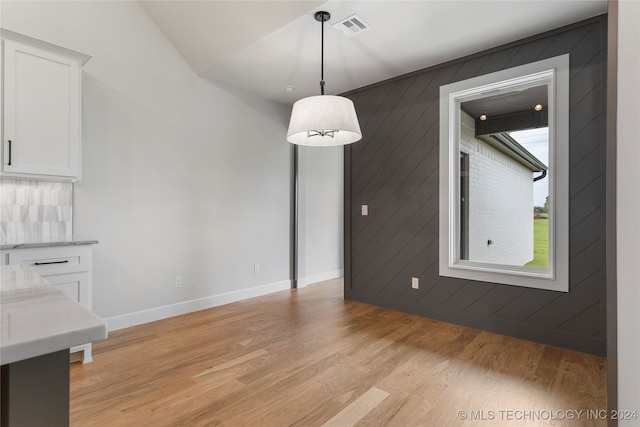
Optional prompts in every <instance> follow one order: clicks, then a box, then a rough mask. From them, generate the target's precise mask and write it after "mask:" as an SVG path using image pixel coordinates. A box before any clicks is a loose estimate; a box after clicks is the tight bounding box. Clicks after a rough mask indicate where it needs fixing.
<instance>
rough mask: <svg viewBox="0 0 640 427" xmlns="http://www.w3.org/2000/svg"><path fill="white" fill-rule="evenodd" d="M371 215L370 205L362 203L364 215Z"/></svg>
mask: <svg viewBox="0 0 640 427" xmlns="http://www.w3.org/2000/svg"><path fill="white" fill-rule="evenodd" d="M367 215H369V205H362V216H367Z"/></svg>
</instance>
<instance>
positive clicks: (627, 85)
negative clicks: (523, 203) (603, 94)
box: [616, 0, 640, 426]
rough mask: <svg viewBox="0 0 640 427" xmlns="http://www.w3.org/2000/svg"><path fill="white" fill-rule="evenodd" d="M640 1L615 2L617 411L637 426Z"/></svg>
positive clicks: (639, 392) (639, 385) (639, 360)
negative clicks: (627, 414)
mask: <svg viewBox="0 0 640 427" xmlns="http://www.w3.org/2000/svg"><path fill="white" fill-rule="evenodd" d="M639 22H640V1H638V0H621V1H620V2H619V3H618V126H617V151H618V152H617V159H618V160H617V177H616V180H617V187H618V188H617V195H616V198H617V207H616V209H617V256H618V260H617V274H618V409H620V410H631V411H633V410H635V411H637V416H638V417H639V418H637V419H635V420H627V421H621V422H620V423H619V425H620V426H640V339H639V338H638V337H640V310H639V307H640V246H639V245H640V222H639V220H640V172H639V171H638V164H639V163H640V144H639V141H640V133H639V132H638V123H639V122H640V48H639V46H640V28H639V26H638V23H639Z"/></svg>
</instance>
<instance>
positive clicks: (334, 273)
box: [298, 269, 344, 288]
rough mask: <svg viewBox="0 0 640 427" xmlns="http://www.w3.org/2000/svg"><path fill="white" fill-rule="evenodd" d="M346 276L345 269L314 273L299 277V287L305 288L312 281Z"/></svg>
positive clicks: (316, 281)
mask: <svg viewBox="0 0 640 427" xmlns="http://www.w3.org/2000/svg"><path fill="white" fill-rule="evenodd" d="M342 276H344V270H343V269H340V270H332V271H325V272H324V273H318V274H312V275H311V276H306V277H303V278H301V279H298V288H304V287H306V286H307V285H310V284H312V283H318V282H324V281H325V280H331V279H338V278H340V277H342Z"/></svg>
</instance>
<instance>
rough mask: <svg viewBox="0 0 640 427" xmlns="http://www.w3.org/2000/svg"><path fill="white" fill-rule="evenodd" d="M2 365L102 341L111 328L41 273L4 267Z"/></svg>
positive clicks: (0, 282)
mask: <svg viewBox="0 0 640 427" xmlns="http://www.w3.org/2000/svg"><path fill="white" fill-rule="evenodd" d="M0 329H1V333H0V365H5V364H8V363H13V362H17V361H20V360H25V359H30V358H32V357H36V356H41V355H43V354H48V353H53V352H55V351H59V350H64V349H66V348H71V347H74V346H76V345H80V344H86V343H89V342H93V341H97V340H102V339H105V338H106V337H107V325H106V323H105V322H104V320H102V319H100V318H99V317H98V316H96V315H95V314H94V313H92V312H90V311H88V310H87V309H85V308H84V307H82V306H81V305H80V304H78V303H77V302H75V301H73V300H71V299H70V298H69V297H67V296H66V295H65V294H64V293H62V292H61V291H59V290H57V289H56V288H55V287H54V286H52V285H50V284H49V283H48V282H47V281H46V280H45V279H43V278H42V277H40V276H39V275H38V274H37V273H34V272H32V271H31V270H29V269H27V268H26V267H23V266H21V265H9V266H1V267H0Z"/></svg>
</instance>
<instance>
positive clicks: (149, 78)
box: [0, 1, 291, 328]
mask: <svg viewBox="0 0 640 427" xmlns="http://www.w3.org/2000/svg"><path fill="white" fill-rule="evenodd" d="M0 24H1V25H2V27H4V28H6V29H9V30H12V31H15V32H19V33H22V34H26V35H28V36H31V37H34V38H38V39H41V40H45V41H47V42H50V43H54V44H58V45H60V46H63V47H67V48H70V49H73V50H77V51H80V52H83V53H86V54H88V55H92V57H93V58H92V59H91V60H90V61H89V62H88V63H87V65H86V66H85V68H84V72H83V74H84V96H83V117H84V131H83V150H84V151H83V180H82V181H81V182H79V183H77V184H75V194H74V197H75V201H74V236H75V237H76V238H82V239H85V238H86V239H97V240H99V241H100V243H99V244H98V245H96V246H95V250H94V281H93V283H94V295H93V302H94V305H93V306H94V310H95V311H96V313H97V314H98V315H100V316H103V317H106V318H109V319H110V327H111V328H114V327H116V328H117V327H122V326H126V325H129V324H132V323H139V322H143V321H146V320H151V319H153V318H158V317H164V316H166V315H170V314H176V313H179V312H182V311H187V310H190V309H194V308H203V307H204V306H207V305H215V304H217V303H221V302H228V301H230V300H233V299H238V298H241V297H247V296H252V295H256V294H260V293H265V292H269V291H273V290H276V289H286V288H288V287H289V285H290V282H289V235H290V234H289V232H290V179H291V177H290V173H291V170H290V164H291V157H290V155H291V154H290V153H291V152H290V147H289V144H288V143H287V142H286V139H285V134H286V126H287V122H288V115H289V111H290V110H289V108H287V107H284V106H281V105H279V104H275V103H272V102H268V101H265V100H262V99H258V98H255V97H252V96H250V95H248V94H245V93H242V92H240V91H238V90H234V89H231V88H228V87H224V86H222V85H215V84H212V83H210V82H208V81H205V80H203V79H202V78H200V77H199V76H197V75H196V74H195V73H194V72H193V71H192V70H191V69H190V68H189V67H188V65H187V64H186V63H185V61H184V60H183V58H182V57H181V56H180V54H179V53H178V52H177V51H176V50H175V48H174V47H173V46H172V45H171V44H170V42H169V41H168V40H167V39H166V37H165V36H164V35H163V34H162V33H161V32H160V30H159V29H158V28H157V27H156V26H155V24H154V23H153V22H152V21H151V19H150V18H149V17H148V15H147V14H146V13H145V12H144V10H143V9H142V8H141V6H140V5H139V3H137V2H88V1H87V2H6V1H3V2H2V16H1V21H0ZM254 264H260V267H261V268H260V270H261V271H260V273H258V274H255V273H254ZM179 275H180V276H182V277H183V282H184V285H183V287H182V288H181V289H176V288H175V286H174V281H175V277H176V276H179ZM158 307H161V308H160V309H158ZM145 310H146V311H145ZM141 311H142V312H141ZM134 312H138V313H137V315H135V316H130V315H129V314H130V313H134Z"/></svg>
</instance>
